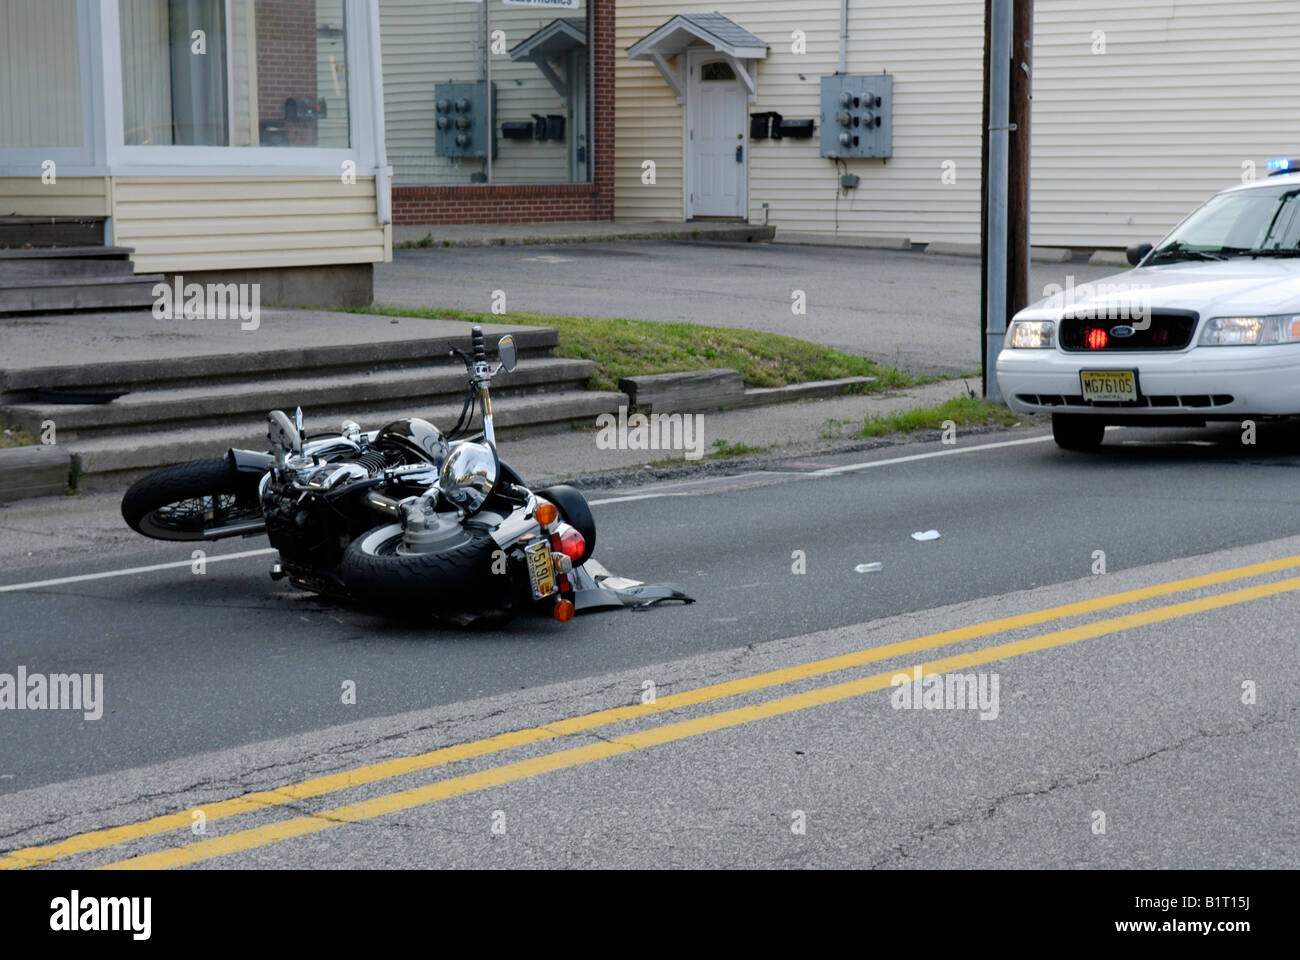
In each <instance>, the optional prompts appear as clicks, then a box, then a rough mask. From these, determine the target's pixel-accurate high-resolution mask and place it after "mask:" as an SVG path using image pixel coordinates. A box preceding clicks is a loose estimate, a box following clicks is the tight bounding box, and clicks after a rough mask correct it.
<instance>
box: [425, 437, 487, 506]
mask: <svg viewBox="0 0 1300 960" xmlns="http://www.w3.org/2000/svg"><path fill="white" fill-rule="evenodd" d="M440 478H441V479H440V482H439V486H440V487H441V488H442V494H443V496H444V497H446V498H447V501H448V502H449V503H451V504H453V505H454V506H457V507H459V508H461V509H462V510H465V511H466V512H468V513H473V512H475V511H476V510H478V509H479V508H480V507H482V506H483V501H484V500H486V499H487V498H488V494H490V493H491V492H492V488H493V487H495V486H496V482H497V464H496V458H495V457H493V456H492V450H491V448H490V447H488V446H487V444H483V443H462V444H461V445H460V446H458V447H457V448H456V449H455V450H453V451H452V452H451V453H450V454H448V456H447V459H446V461H444V462H443V465H442V473H441V474H440Z"/></svg>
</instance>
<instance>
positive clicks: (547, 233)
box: [393, 220, 776, 248]
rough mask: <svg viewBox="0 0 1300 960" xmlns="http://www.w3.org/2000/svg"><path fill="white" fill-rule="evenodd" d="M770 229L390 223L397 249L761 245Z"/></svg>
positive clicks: (643, 223) (635, 223) (730, 223)
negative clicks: (612, 243)
mask: <svg viewBox="0 0 1300 960" xmlns="http://www.w3.org/2000/svg"><path fill="white" fill-rule="evenodd" d="M775 234H776V228H775V227H763V226H757V225H755V224H750V223H742V222H739V221H734V220H721V221H707V220H705V221H697V222H696V221H693V222H691V223H682V222H679V221H671V220H586V221H583V220H579V221H566V222H556V223H466V224H445V225H444V224H400V225H397V224H395V225H394V226H393V246H394V247H395V248H397V247H415V246H420V247H495V246H515V245H519V244H545V243H595V242H598V241H602V240H709V241H714V242H719V241H726V242H731V243H760V242H762V241H765V240H771V239H772V237H773V236H775Z"/></svg>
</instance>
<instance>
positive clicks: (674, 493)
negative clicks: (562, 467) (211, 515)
mask: <svg viewBox="0 0 1300 960" xmlns="http://www.w3.org/2000/svg"><path fill="white" fill-rule="evenodd" d="M1051 439H1052V438H1051V437H1050V436H1046V437H1026V438H1025V439H1022V440H1003V441H1000V442H998V443H981V444H978V445H977V446H973V447H954V448H952V449H951V450H933V451H931V452H929V453H914V454H911V455H910V456H906V457H891V458H889V459H887V460H868V461H865V462H863V463H849V464H845V465H844V466H840V467H825V468H823V469H821V470H814V471H812V472H811V473H793V472H787V471H780V474H781V475H783V476H791V477H830V476H835V475H836V474H840V473H849V472H851V471H854V470H868V469H870V468H872V467H887V466H891V465H893V464H896V463H914V462H915V461H917V460H930V459H933V458H934V457H951V456H953V455H955V454H958V453H977V452H979V451H981V450H998V449H1001V448H1004V447H1020V446H1024V445H1025V444H1030V443H1046V442H1047V441H1048V440H1051ZM776 473H777V471H773V475H776ZM726 479H731V480H733V481H734V479H735V478H734V477H731V478H726ZM699 492H713V491H712V490H710V488H708V487H699V488H696V489H694V490H681V489H667V490H661V491H657V492H654V493H638V494H631V495H629V496H626V497H607V498H606V499H604V500H591V501H589V506H593V507H598V506H601V505H602V504H607V503H630V502H632V501H636V500H656V499H659V498H661V497H689V496H692V495H694V494H695V493H699ZM196 542H197V541H196ZM275 552H276V551H275V549H274V548H272V547H266V548H264V549H261V550H244V551H242V552H240V553H225V554H222V555H220V556H216V557H208V558H207V562H208V563H217V562H218V561H221V560H241V559H243V558H245V557H258V556H264V555H265V554H268V553H275ZM193 562H194V561H193V560H177V561H175V562H173V563H155V564H152V565H150V566H147V567H131V568H129V569H126V570H105V571H104V572H103V573H83V574H80V575H78V576H75V577H59V578H58V579H55V580H36V581H34V582H32V583H11V584H9V585H8V586H3V587H0V593H11V592H13V591H16V590H36V589H39V588H40V587H58V586H62V585H63V584H67V583H84V582H86V581H88V580H105V579H108V578H109V577H129V576H132V575H133V574H137V573H151V572H153V571H155V570H174V569H176V568H178V567H188V566H190V565H191V564H192V563H193Z"/></svg>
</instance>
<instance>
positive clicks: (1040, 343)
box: [1006, 320, 1056, 350]
mask: <svg viewBox="0 0 1300 960" xmlns="http://www.w3.org/2000/svg"><path fill="white" fill-rule="evenodd" d="M1055 345H1056V324H1055V323H1053V322H1052V321H1051V320H1016V321H1015V322H1014V323H1012V324H1011V326H1010V327H1008V328H1007V339H1006V346H1007V349H1008V350H1049V349H1051V348H1052V347H1053V346H1055Z"/></svg>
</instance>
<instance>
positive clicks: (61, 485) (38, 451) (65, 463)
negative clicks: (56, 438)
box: [0, 444, 71, 502]
mask: <svg viewBox="0 0 1300 960" xmlns="http://www.w3.org/2000/svg"><path fill="white" fill-rule="evenodd" d="M70 466H71V460H70V457H69V454H68V451H67V450H66V449H63V448H60V447H59V446H58V445H56V444H37V445H36V446H32V447H6V448H4V449H3V450H0V502H7V501H10V500H22V499H25V498H27V497H45V496H50V495H52V494H56V493H59V494H61V493H64V492H66V491H67V489H68V469H69V468H70Z"/></svg>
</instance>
